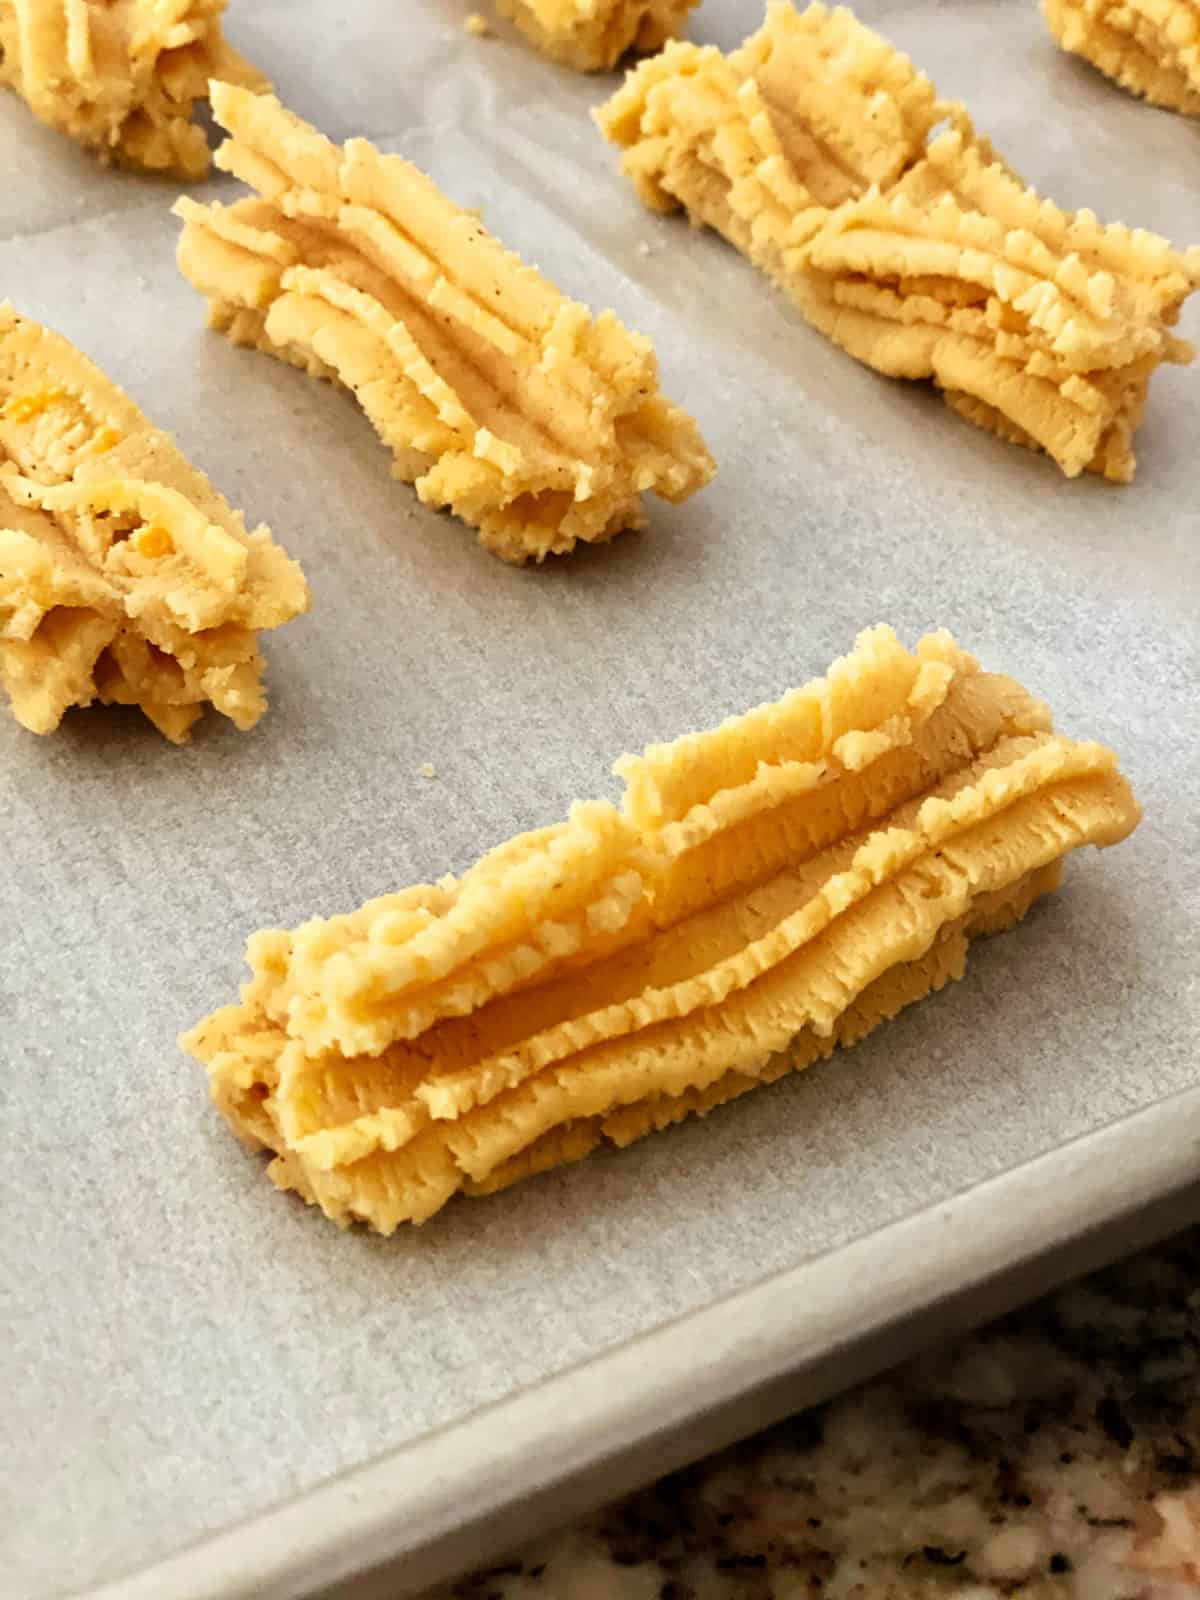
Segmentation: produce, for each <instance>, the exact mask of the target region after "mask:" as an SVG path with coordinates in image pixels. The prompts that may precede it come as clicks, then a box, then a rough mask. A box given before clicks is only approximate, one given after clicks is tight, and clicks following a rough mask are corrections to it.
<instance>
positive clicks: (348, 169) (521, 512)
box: [176, 85, 715, 562]
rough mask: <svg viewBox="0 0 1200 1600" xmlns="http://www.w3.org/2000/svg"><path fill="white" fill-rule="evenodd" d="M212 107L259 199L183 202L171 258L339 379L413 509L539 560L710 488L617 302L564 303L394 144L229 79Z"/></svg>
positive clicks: (274, 340)
mask: <svg viewBox="0 0 1200 1600" xmlns="http://www.w3.org/2000/svg"><path fill="white" fill-rule="evenodd" d="M213 108H214V111H215V113H216V115H217V117H218V119H219V120H220V122H221V123H222V125H223V126H224V127H225V128H227V129H228V131H229V134H230V138H229V139H228V140H227V141H226V143H225V144H224V145H222V146H221V148H220V149H219V150H218V152H217V157H216V159H217V164H218V166H221V167H224V168H225V169H226V170H227V171H230V172H233V173H234V174H236V175H237V176H238V177H240V178H241V179H242V180H243V181H245V182H246V183H249V184H250V185H252V186H253V187H254V188H255V189H256V190H257V191H258V194H259V195H260V196H261V198H258V199H243V200H239V201H237V202H235V203H234V204H233V205H231V206H222V205H220V204H213V205H208V206H202V205H199V204H197V203H196V202H195V201H191V200H186V199H185V200H181V201H180V202H179V204H178V205H177V207H176V211H177V213H178V215H179V216H181V217H182V218H183V221H184V229H183V233H182V236H181V238H180V241H179V265H180V268H181V270H182V271H183V273H184V275H185V277H187V278H188V280H189V281H190V282H191V283H192V284H193V285H194V286H195V287H196V288H197V289H199V290H200V291H201V293H202V294H204V295H206V296H207V297H208V300H209V315H210V321H211V323H212V324H213V326H215V327H217V328H219V329H221V330H222V331H223V332H225V333H227V334H228V335H229V337H230V338H231V339H232V340H233V341H234V343H236V344H244V345H249V346H253V347H255V348H258V349H261V350H264V351H266V352H268V353H269V354H272V355H275V356H278V357H280V358H282V359H283V360H286V361H290V362H292V363H294V364H295V365H297V366H300V367H302V368H303V369H305V370H306V371H308V372H310V373H312V374H313V375H315V376H319V377H326V378H336V379H338V380H339V381H340V382H341V383H343V384H344V385H345V386H346V387H347V388H349V389H351V390H352V391H353V392H354V394H355V395H356V397H357V399H358V401H359V403H360V404H361V405H362V407H363V410H364V411H365V412H366V413H367V416H368V417H369V418H370V420H371V422H372V423H373V424H374V426H375V428H376V430H377V432H378V433H379V435H380V438H381V439H382V440H383V441H384V443H385V444H387V445H388V446H389V447H390V448H391V450H392V452H393V454H394V456H395V472H396V474H397V476H398V477H401V478H403V479H405V480H407V481H409V482H412V483H414V484H415V485H416V489H417V493H418V494H419V496H420V497H421V499H422V500H423V501H425V502H426V503H427V504H428V505H431V506H437V507H443V508H448V509H450V510H452V511H453V512H454V513H455V514H456V515H457V516H460V517H462V518H463V520H464V521H466V522H468V523H470V524H471V525H472V526H474V527H476V528H478V530H479V535H480V539H481V540H482V542H483V544H484V545H485V546H486V547H487V548H488V549H489V550H491V551H493V552H494V553H495V554H496V555H499V556H501V557H503V558H504V559H505V560H507V561H514V562H523V561H529V560H534V561H540V560H542V559H543V558H544V557H545V556H547V555H549V554H552V553H557V552H561V551H565V550H569V549H570V548H571V547H572V546H573V545H574V544H575V543H576V542H577V541H580V540H584V541H588V542H596V541H601V540H605V539H608V538H610V537H611V536H612V535H613V534H615V533H618V532H620V531H621V530H622V529H625V528H634V527H640V526H642V525H643V524H644V521H645V513H644V511H643V508H642V496H643V495H644V494H646V493H650V492H653V493H655V494H658V495H661V496H662V497H663V498H665V499H667V500H671V501H680V500H685V499H686V498H687V497H688V496H689V495H691V494H693V493H694V492H695V491H696V490H697V489H699V488H701V487H702V486H703V485H704V484H705V483H707V481H708V480H709V478H710V477H711V476H712V473H713V471H714V470H715V469H714V466H713V462H712V459H711V457H710V456H709V455H708V452H707V451H706V450H705V448H704V445H703V442H702V440H701V439H700V436H699V433H698V431H697V429H696V426H695V423H694V422H693V421H692V419H691V418H690V417H689V416H687V415H686V413H685V412H683V411H681V410H679V409H678V408H677V407H675V406H672V405H670V404H669V403H668V402H667V401H666V400H665V399H664V397H663V395H662V394H661V392H660V390H659V387H658V367H657V361H656V358H655V354H654V349H653V347H652V345H651V344H650V342H649V341H648V340H647V339H645V338H642V337H641V336H640V335H637V334H632V333H630V332H628V331H627V330H626V329H625V328H624V327H622V325H621V324H620V323H619V322H618V321H617V319H616V317H615V316H614V315H613V314H612V312H610V311H605V312H602V313H601V314H600V315H599V316H597V317H594V318H593V317H592V316H591V315H590V313H589V312H588V311H587V310H586V308H585V307H583V306H581V305H579V304H577V303H576V302H574V301H570V300H567V299H565V298H564V297H563V296H562V295H561V294H560V293H559V291H558V290H557V289H555V288H554V287H553V286H552V285H551V284H549V283H548V282H547V281H546V280H545V279H544V278H542V277H541V276H540V275H539V274H538V273H537V272H535V271H534V270H533V269H532V268H531V267H527V266H524V265H523V264H522V263H521V262H520V260H519V259H518V258H517V257H516V256H515V255H513V254H511V253H510V252H509V251H506V250H505V249H504V248H503V247H502V246H501V245H500V244H499V243H498V242H497V241H496V240H495V239H494V238H493V237H492V236H491V235H490V234H489V233H488V232H487V231H486V230H485V228H484V227H483V225H482V223H481V222H480V221H479V220H478V218H477V217H476V216H474V215H473V214H471V213H469V212H465V211H461V210H459V208H458V207H457V206H455V205H454V204H453V203H452V202H451V201H450V200H448V199H447V198H446V197H445V196H444V195H442V194H441V193H440V192H439V190H438V189H437V188H436V187H435V186H434V185H433V183H432V182H431V181H430V180H429V179H428V178H426V177H425V176H424V175H423V174H422V173H420V172H418V171H417V169H416V168H415V167H413V166H411V165H409V163H408V162H406V161H404V160H402V159H401V158H400V157H399V156H394V155H382V154H380V152H379V151H377V150H376V149H375V148H374V146H372V145H370V144H368V143H367V142H366V141H365V140H363V139H352V140H350V141H349V142H348V143H347V144H345V145H344V146H338V145H334V144H331V143H330V142H329V140H327V139H325V138H324V137H323V136H322V135H321V134H319V133H317V132H316V130H315V129H313V128H310V127H309V126H308V125H307V124H305V123H303V122H301V121H300V120H299V119H298V118H296V117H294V116H292V114H291V113H290V112H288V111H286V110H285V109H284V108H283V107H282V106H281V105H280V104H279V102H278V101H277V100H275V99H273V98H270V97H265V96H264V97H256V96H254V95H251V94H248V93H246V92H244V91H241V90H236V89H231V88H228V87H227V86H225V85H217V86H215V87H214V90H213Z"/></svg>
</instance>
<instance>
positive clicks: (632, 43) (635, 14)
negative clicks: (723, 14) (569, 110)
mask: <svg viewBox="0 0 1200 1600" xmlns="http://www.w3.org/2000/svg"><path fill="white" fill-rule="evenodd" d="M698 3H699V0H498V4H499V7H500V10H501V11H502V12H503V14H504V15H505V16H506V17H511V19H512V20H513V22H515V23H516V25H517V27H518V28H520V30H521V32H522V33H523V34H524V35H525V37H526V38H527V39H529V40H530V41H531V43H533V44H535V45H536V46H537V48H538V49H539V50H540V51H542V53H543V54H544V55H548V56H550V57H551V58H552V59H553V60H555V61H561V62H562V63H563V64H564V65H565V66H568V67H575V68H576V69H577V70H578V71H580V72H602V71H604V70H605V69H606V68H608V67H615V66H616V64H617V62H618V61H619V60H620V59H621V57H622V56H623V55H626V54H627V53H628V52H629V51H631V50H633V51H637V52H638V54H639V55H647V54H649V53H650V52H651V51H653V50H661V49H662V47H663V45H664V44H666V42H667V40H668V39H670V38H673V37H674V35H675V34H676V33H678V32H679V29H680V28H681V27H682V25H683V21H684V18H685V17H686V16H687V14H688V12H689V11H690V10H691V9H692V7H693V6H694V5H697V4H698Z"/></svg>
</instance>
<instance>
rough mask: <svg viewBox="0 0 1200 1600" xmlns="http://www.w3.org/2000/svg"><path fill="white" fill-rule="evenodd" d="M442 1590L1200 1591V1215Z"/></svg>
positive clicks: (1090, 1597)
mask: <svg viewBox="0 0 1200 1600" xmlns="http://www.w3.org/2000/svg"><path fill="white" fill-rule="evenodd" d="M450 1595H453V1596H454V1597H455V1600H735V1597H736V1600H812V1597H814V1596H820V1597H822V1600H860V1597H862V1600H899V1597H901V1596H903V1597H904V1600H926V1597H933V1596H937V1597H938V1600H993V1597H1000V1596H1010V1595H1017V1596H1020V1597H1021V1600H1194V1597H1196V1596H1200V1230H1195V1231H1193V1232H1191V1233H1185V1234H1182V1235H1180V1236H1179V1237H1178V1238H1176V1239H1174V1240H1172V1241H1170V1242H1168V1243H1167V1244H1164V1245H1161V1246H1159V1247H1158V1248H1156V1249H1154V1250H1150V1251H1147V1252H1145V1253H1144V1254H1142V1255H1139V1256H1135V1257H1133V1258H1132V1259H1130V1260H1128V1261H1126V1262H1124V1263H1122V1264H1121V1265H1120V1266H1117V1267H1114V1268H1111V1269H1109V1270H1108V1271H1106V1272H1102V1273H1099V1274H1097V1275H1096V1276H1095V1277H1092V1278H1086V1279H1083V1280H1082V1281H1080V1282H1078V1283H1075V1284H1072V1285H1070V1286H1069V1287H1067V1288H1065V1289H1062V1290H1060V1291H1059V1292H1058V1293H1056V1294H1053V1295H1051V1296H1049V1297H1048V1298H1047V1299H1045V1300H1042V1301H1039V1302H1037V1303H1036V1304H1035V1305H1033V1306H1030V1307H1028V1308H1026V1309H1025V1310H1022V1311H1019V1312H1017V1313H1015V1314H1013V1315H1011V1316H1009V1317H1006V1318H1004V1319H1003V1320H1001V1321H1000V1322H997V1323H993V1324H992V1325H991V1326H990V1327H988V1328H985V1329H984V1330H982V1331H981V1332H979V1333H977V1334H974V1335H972V1336H971V1337H970V1338H967V1339H965V1340H962V1341H960V1342H959V1343H957V1344H955V1345H952V1346H949V1347H945V1348H943V1349H941V1350H938V1351H935V1352H933V1353H932V1354H930V1355H927V1356H924V1357H922V1358H921V1359H920V1360H918V1361H915V1362H913V1363H911V1364H910V1365H908V1366H905V1367H901V1368H899V1369H898V1370H897V1371H895V1372H893V1373H890V1374H889V1375H888V1376H886V1377H884V1378H882V1379H879V1380H877V1381H876V1382H874V1383H871V1384H867V1385H865V1386H863V1387H862V1388H859V1389H856V1390H852V1391H851V1392H850V1393H848V1394H846V1395H843V1396H842V1397H841V1398H839V1399H837V1400H834V1401H832V1402H831V1403H829V1404H827V1405H824V1406H819V1407H817V1408H815V1409H814V1410H811V1411H806V1412H803V1413H801V1414H800V1415H798V1416H795V1417H793V1418H791V1419H790V1420H789V1421H787V1422H784V1423H782V1424H781V1425H779V1426H778V1427H775V1428H772V1429H770V1430H769V1431H768V1432H766V1433H763V1434H761V1435H759V1436H758V1437H757V1438H755V1439H752V1440H750V1441H749V1442H748V1443H746V1444H743V1445H739V1446H736V1447H735V1448H733V1449H730V1450H727V1451H724V1452H723V1453H722V1454H720V1455H716V1456H713V1457H711V1458H710V1459H709V1460H707V1461H703V1462H701V1463H700V1464H698V1465H697V1466H694V1467H690V1468H688V1469H687V1470H686V1471H683V1472H679V1473H675V1474H674V1475H673V1476H671V1477H669V1478H665V1479H663V1480H662V1481H661V1482H660V1483H658V1484H656V1485H654V1486H653V1487H652V1488H650V1489H647V1490H645V1491H643V1492H642V1493H640V1494H636V1495H633V1496H631V1497H630V1498H628V1499H626V1500H622V1501H619V1502H618V1503H617V1504H615V1505H612V1506H609V1507H607V1508H606V1509H605V1510H603V1511H601V1512H599V1513H597V1514H596V1515H595V1516H594V1517H591V1518H589V1519H588V1520H586V1521H585V1522H582V1523H579V1524H577V1525H576V1526H574V1527H571V1528H567V1529H565V1530H563V1531H562V1532H559V1533H555V1534H552V1535H550V1536H548V1537H546V1538H545V1539H543V1540H541V1541H540V1542H539V1543H538V1544H536V1545H534V1546H531V1547H530V1548H528V1549H526V1550H524V1551H522V1552H520V1553H519V1554H518V1555H516V1556H514V1557H513V1558H512V1560H511V1561H508V1562H505V1563H504V1564H503V1565H499V1566H496V1567H493V1568H492V1569H491V1570H488V1571H485V1572H479V1573H475V1574H474V1575H472V1576H471V1577H469V1578H466V1579H464V1580H463V1581H462V1582H460V1583H458V1584H457V1585H455V1586H454V1588H453V1589H452V1590H445V1591H441V1592H440V1595H439V1600H446V1597H448V1596H450ZM431 1600H432V1597H431Z"/></svg>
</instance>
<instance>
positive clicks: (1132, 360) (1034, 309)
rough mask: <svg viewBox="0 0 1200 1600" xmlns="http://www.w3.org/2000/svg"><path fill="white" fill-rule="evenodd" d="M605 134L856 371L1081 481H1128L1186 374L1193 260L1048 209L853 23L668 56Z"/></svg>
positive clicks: (777, 1) (762, 35) (635, 75)
mask: <svg viewBox="0 0 1200 1600" xmlns="http://www.w3.org/2000/svg"><path fill="white" fill-rule="evenodd" d="M597 118H598V121H599V123H600V126H601V128H602V130H603V131H604V133H605V135H606V136H607V137H608V138H609V139H611V140H612V141H613V142H614V143H616V144H617V145H619V146H620V147H621V150H622V167H623V170H624V171H625V172H626V174H627V175H628V176H629V178H630V179H631V180H632V182H633V183H634V185H635V187H636V189H637V191H638V193H639V195H640V196H641V197H642V199H643V200H644V201H645V202H646V204H647V205H649V206H652V207H654V208H655V209H656V210H660V211H671V210H675V209H677V208H682V209H684V210H685V211H686V212H687V213H688V215H689V216H690V217H691V219H692V221H693V222H695V223H697V224H705V225H707V226H708V227H712V228H715V229H716V230H717V231H718V232H720V233H722V234H724V236H725V237H726V238H727V239H729V240H730V241H731V243H733V244H734V245H736V246H737V248H738V249H739V250H741V251H742V252H743V253H744V254H746V255H747V256H749V257H750V259H751V260H752V261H753V262H755V263H756V265H758V266H759V267H760V268H761V269H762V270H763V271H764V272H766V273H768V274H769V275H770V276H771V277H772V278H773V279H774V280H775V282H776V283H778V284H779V285H780V286H781V287H782V288H783V289H784V290H785V291H786V292H787V293H788V294H789V295H790V297H791V298H792V299H793V300H794V301H795V303H796V305H797V306H798V307H799V308H800V310H801V311H802V312H803V313H804V315H805V317H806V318H807V319H808V320H809V321H810V322H811V323H813V325H814V326H815V327H817V328H819V329H820V330H821V331H822V332H823V333H825V334H827V335H828V336H829V337H830V338H831V339H833V340H834V341H835V343H837V344H839V345H841V346H842V348H843V349H845V350H847V351H849V353H850V354H851V355H853V356H855V357H857V359H858V360H860V361H863V362H865V363H866V364H867V365H868V366H871V367H874V368H875V369H876V370H877V371H879V372H882V373H886V374H887V375H888V376H889V377H897V378H914V379H932V381H933V382H934V383H935V384H936V385H937V386H938V388H939V389H940V390H942V392H943V393H944V395H945V397H946V400H947V401H948V402H949V404H950V405H951V406H952V407H953V408H954V409H955V410H956V411H958V412H959V413H960V415H962V416H964V417H967V418H968V419H969V420H970V421H972V422H974V423H976V424H978V425H979V426H980V427H984V428H989V429H991V430H992V431H993V432H995V433H998V434H999V435H1000V436H1001V437H1002V438H1004V439H1008V440H1010V441H1013V442H1015V443H1020V444H1024V445H1029V446H1031V447H1036V448H1040V449H1042V450H1045V451H1047V452H1048V453H1049V454H1050V455H1051V456H1052V457H1053V458H1054V460H1055V461H1056V462H1057V463H1058V465H1059V466H1060V467H1061V468H1062V470H1063V472H1064V473H1066V474H1067V476H1068V477H1074V476H1076V475H1077V474H1078V473H1080V472H1083V471H1085V470H1089V471H1092V472H1097V473H1101V474H1103V475H1104V477H1106V478H1109V479H1111V480H1114V481H1116V482H1122V483H1123V482H1128V481H1129V480H1130V479H1131V478H1132V477H1133V473H1134V464H1135V463H1134V453H1133V436H1134V433H1135V431H1136V429H1137V427H1138V425H1139V423H1140V421H1141V418H1142V412H1143V410H1144V407H1145V402H1146V393H1147V389H1148V386H1149V382H1150V378H1151V375H1152V374H1153V372H1154V369H1155V368H1156V367H1157V366H1158V364H1159V363H1160V362H1163V361H1167V362H1177V363H1186V362H1188V361H1190V360H1191V359H1192V355H1193V351H1192V348H1191V346H1190V345H1188V344H1187V343H1185V342H1184V341H1183V340H1181V339H1178V338H1176V337H1175V336H1174V334H1173V333H1172V331H1171V330H1172V329H1173V328H1174V326H1175V324H1176V322H1177V320H1178V317H1179V312H1180V308H1181V306H1182V305H1183V302H1184V301H1185V299H1186V298H1187V296H1188V295H1189V294H1190V293H1191V292H1192V291H1193V290H1194V289H1195V288H1196V287H1197V286H1198V285H1200V247H1194V248H1192V249H1191V250H1188V251H1186V252H1180V251H1177V250H1173V249H1172V248H1171V246H1170V244H1169V243H1168V242H1167V240H1165V239H1162V238H1159V237H1158V236H1156V235H1154V234H1151V233H1146V232H1144V231H1142V230H1141V229H1134V230H1130V229H1129V228H1126V227H1124V226H1122V225H1121V224H1119V223H1116V224H1112V225H1110V226H1102V225H1101V224H1100V223H1099V222H1098V221H1097V220H1096V217H1095V216H1094V215H1093V213H1092V212H1090V211H1078V212H1067V211H1061V210H1060V209H1059V208H1058V207H1057V206H1056V205H1054V204H1053V203H1052V202H1051V201H1049V200H1043V199H1042V198H1041V197H1040V196H1039V195H1038V194H1037V193H1036V192H1035V191H1034V190H1033V189H1030V188H1028V187H1027V186H1026V185H1025V184H1024V183H1022V181H1021V180H1020V179H1019V178H1017V177H1016V176H1015V175H1014V174H1013V173H1012V172H1011V171H1010V170H1009V168H1008V167H1007V166H1005V164H1004V163H1003V162H1002V161H1001V160H999V159H998V158H997V156H996V153H995V151H994V150H993V149H992V148H991V146H990V145H989V144H988V142H987V140H986V139H983V138H981V137H980V136H979V135H978V134H976V132H975V130H974V128H973V126H972V124H971V120H970V118H969V117H968V115H967V112H966V110H965V108H964V107H963V106H961V105H959V104H958V103H956V102H953V101H944V100H941V99H939V98H938V96H937V93H936V91H935V90H934V87H933V85H932V84H931V83H930V82H929V80H928V78H926V77H925V76H924V75H923V74H922V73H919V72H917V71H916V70H915V69H914V67H913V65H912V63H911V62H910V61H909V60H908V58H907V56H904V55H901V54H900V52H899V51H898V50H896V49H894V48H893V47H892V46H891V45H890V44H889V43H888V42H887V41H886V40H885V39H883V38H881V37H880V36H879V35H878V34H876V33H873V32H872V31H871V29H869V28H866V27H864V26H863V25H862V24H861V23H860V22H858V21H857V20H856V18H855V17H854V16H853V15H852V14H851V13H850V12H849V11H847V10H845V9H843V8H841V7H839V8H838V9H836V10H833V11H829V10H826V8H825V7H824V6H822V5H819V4H814V5H810V6H809V8H808V9H807V10H806V11H805V12H803V13H802V14H801V13H797V12H796V11H795V10H794V9H793V7H792V6H791V5H790V4H789V3H788V0H771V3H770V4H769V6H768V10H767V17H766V21H765V23H764V25H763V27H762V28H761V29H760V30H759V31H758V33H756V34H754V35H753V36H752V37H751V38H749V39H747V40H746V42H745V43H744V44H743V45H742V46H741V48H740V49H738V50H735V51H734V52H733V53H732V54H730V55H729V56H723V55H722V54H721V52H720V51H719V50H716V49H714V48H711V47H709V48H704V49H701V48H700V47H699V46H696V45H690V44H679V43H675V44H671V45H668V46H667V48H666V49H665V50H664V51H663V52H662V54H661V55H659V56H656V57H654V58H653V59H652V60H650V61H646V62H643V63H642V64H641V65H640V66H639V67H637V68H636V69H635V70H634V71H632V72H631V73H630V74H629V75H628V77H627V79H626V81H625V84H624V85H623V87H622V88H621V89H620V90H619V91H618V92H617V94H616V95H614V96H613V98H612V99H611V100H610V101H609V102H608V103H607V105H605V106H603V107H602V108H601V110H600V111H599V112H598V113H597ZM939 128H940V129H942V131H940V132H939V131H938V129H939Z"/></svg>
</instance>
